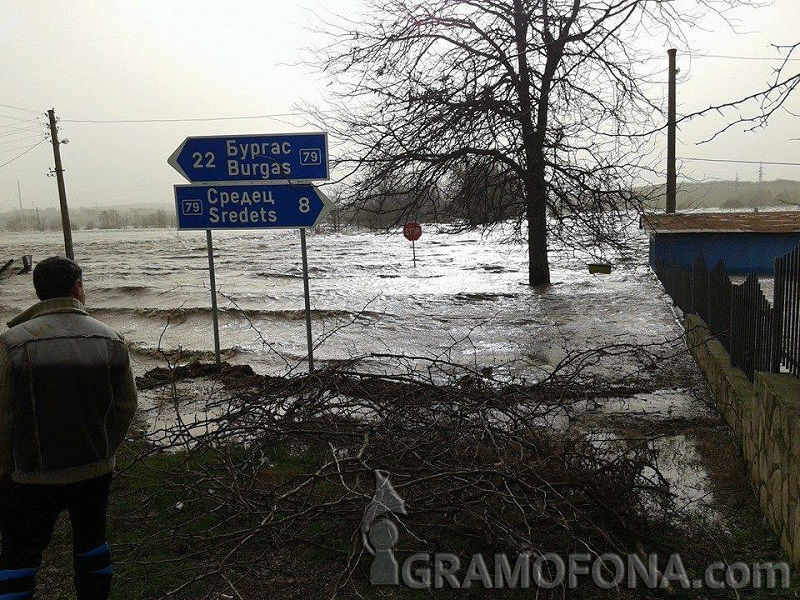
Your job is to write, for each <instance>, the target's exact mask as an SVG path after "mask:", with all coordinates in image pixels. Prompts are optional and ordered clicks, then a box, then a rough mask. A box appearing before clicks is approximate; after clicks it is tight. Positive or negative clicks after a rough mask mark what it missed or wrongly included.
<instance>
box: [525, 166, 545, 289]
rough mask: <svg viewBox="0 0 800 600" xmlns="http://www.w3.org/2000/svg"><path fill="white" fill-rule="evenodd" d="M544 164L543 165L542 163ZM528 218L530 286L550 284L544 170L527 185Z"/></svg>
mask: <svg viewBox="0 0 800 600" xmlns="http://www.w3.org/2000/svg"><path fill="white" fill-rule="evenodd" d="M541 164H543V163H541ZM525 195H526V196H527V198H525V203H526V208H527V210H526V218H527V220H528V284H529V285H531V286H535V285H547V284H548V283H550V265H549V262H548V259H547V211H546V202H545V198H546V196H547V183H546V182H545V178H544V169H541V173H536V172H534V173H531V177H529V178H528V181H527V182H526V185H525Z"/></svg>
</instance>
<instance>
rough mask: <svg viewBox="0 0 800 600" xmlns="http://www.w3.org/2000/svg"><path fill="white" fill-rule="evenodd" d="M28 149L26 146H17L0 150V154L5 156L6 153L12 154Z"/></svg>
mask: <svg viewBox="0 0 800 600" xmlns="http://www.w3.org/2000/svg"><path fill="white" fill-rule="evenodd" d="M25 148H28V146H19V147H17V148H6V149H5V150H0V154H7V153H8V152H14V151H15V150H24V149H25Z"/></svg>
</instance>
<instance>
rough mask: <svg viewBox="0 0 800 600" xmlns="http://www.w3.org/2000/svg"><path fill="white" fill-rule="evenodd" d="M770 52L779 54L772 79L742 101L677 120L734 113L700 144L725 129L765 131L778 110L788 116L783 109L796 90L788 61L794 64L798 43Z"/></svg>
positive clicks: (796, 73)
mask: <svg viewBox="0 0 800 600" xmlns="http://www.w3.org/2000/svg"><path fill="white" fill-rule="evenodd" d="M774 48H775V49H776V50H777V51H778V52H780V53H782V55H783V56H782V61H781V63H780V65H779V66H778V67H777V68H775V69H774V70H773V72H772V77H771V79H770V80H769V81H767V82H766V84H765V85H764V86H762V88H761V89H759V90H757V91H755V92H753V93H752V94H749V95H747V96H745V97H743V98H737V99H734V100H730V101H727V102H722V103H718V104H712V105H711V106H709V107H708V108H704V109H702V110H699V111H696V112H693V113H691V114H688V115H685V116H684V117H682V118H681V121H689V120H691V119H694V118H697V117H703V116H707V115H708V114H714V113H718V114H725V113H726V112H727V111H728V110H731V109H735V110H736V111H737V113H738V114H737V116H736V117H735V118H734V119H732V120H731V121H729V122H728V123H727V124H725V126H724V127H722V128H721V129H719V130H718V131H716V132H715V133H714V134H713V135H711V136H710V137H709V138H707V139H705V140H703V141H702V142H701V143H705V142H710V141H711V140H713V139H715V138H716V137H718V136H720V135H722V134H723V133H725V132H726V131H728V130H729V129H732V128H735V127H737V126H742V127H744V129H745V131H754V130H756V129H759V128H761V127H766V125H767V124H768V122H769V120H770V118H771V117H772V116H773V115H774V114H775V113H777V112H778V111H780V110H785V111H786V112H788V113H789V114H793V115H794V116H798V115H797V114H795V113H792V112H791V111H790V110H789V109H788V108H787V106H786V104H787V102H788V100H789V98H790V97H792V95H793V94H795V93H797V91H798V90H800V69H795V68H793V67H794V63H793V62H792V61H795V60H798V58H797V55H798V54H800V42H798V43H796V44H791V45H788V46H779V45H776V46H774Z"/></svg>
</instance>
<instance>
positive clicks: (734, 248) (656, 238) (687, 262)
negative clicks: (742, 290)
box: [641, 211, 800, 275]
mask: <svg viewBox="0 0 800 600" xmlns="http://www.w3.org/2000/svg"><path fill="white" fill-rule="evenodd" d="M641 225H642V227H643V228H644V229H645V230H646V231H648V232H649V233H650V264H651V265H654V264H656V263H657V262H659V261H664V262H666V263H667V264H670V263H677V264H679V265H681V266H683V267H684V268H686V269H691V268H692V266H693V264H694V261H695V259H696V258H697V255H698V254H702V255H703V257H704V259H705V261H706V264H707V265H709V266H711V267H713V266H714V265H716V264H717V263H718V262H719V261H720V260H721V261H723V262H724V263H725V267H726V269H727V271H728V273H730V274H737V275H747V274H749V273H757V274H760V275H773V274H774V270H775V259H776V258H777V257H779V256H783V255H785V254H787V253H788V252H791V251H792V250H794V249H795V248H796V247H797V245H798V244H799V243H800V211H780V212H778V211H774V212H758V213H756V212H749V213H732V212H724V213H675V214H649V215H644V216H643V217H642V221H641Z"/></svg>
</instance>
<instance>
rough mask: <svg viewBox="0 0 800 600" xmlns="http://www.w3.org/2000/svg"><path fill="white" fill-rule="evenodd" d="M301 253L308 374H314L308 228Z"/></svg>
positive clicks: (303, 237) (301, 231) (304, 233)
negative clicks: (307, 242) (307, 243)
mask: <svg viewBox="0 0 800 600" xmlns="http://www.w3.org/2000/svg"><path fill="white" fill-rule="evenodd" d="M300 253H301V254H302V257H303V292H304V293H305V297H306V343H307V344H308V372H309V373H313V372H314V342H313V340H312V339H311V295H310V294H309V291H308V252H307V251H306V228H305V227H301V228H300Z"/></svg>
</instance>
